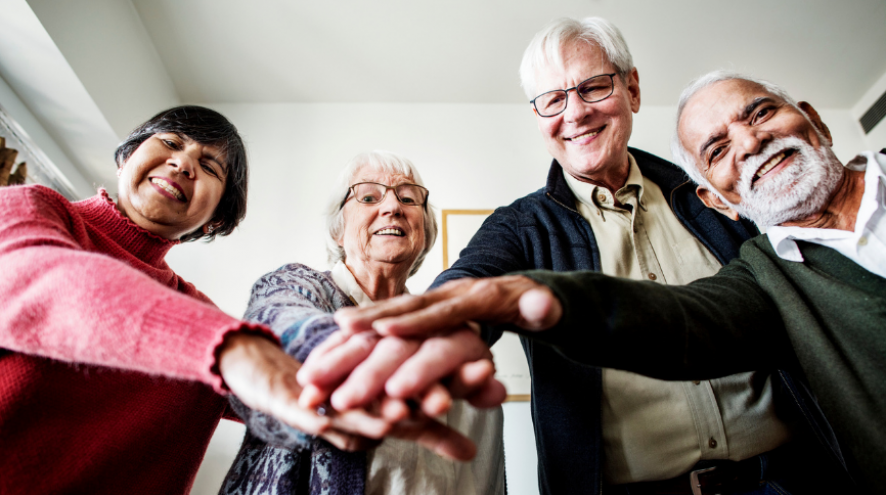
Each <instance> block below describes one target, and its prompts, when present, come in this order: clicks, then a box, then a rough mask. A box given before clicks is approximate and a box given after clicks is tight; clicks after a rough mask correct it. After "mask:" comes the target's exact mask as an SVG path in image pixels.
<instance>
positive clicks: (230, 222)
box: [114, 105, 249, 242]
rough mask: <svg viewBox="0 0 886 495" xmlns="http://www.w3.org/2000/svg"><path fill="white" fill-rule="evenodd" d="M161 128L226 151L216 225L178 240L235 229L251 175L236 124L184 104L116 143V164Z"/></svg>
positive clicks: (244, 208) (216, 212)
mask: <svg viewBox="0 0 886 495" xmlns="http://www.w3.org/2000/svg"><path fill="white" fill-rule="evenodd" d="M160 132H173V133H176V134H182V135H185V136H187V137H188V138H190V139H192V140H194V141H196V142H198V143H200V144H208V145H212V146H216V147H218V148H219V150H220V151H221V152H222V153H223V154H224V157H225V162H226V163H227V175H226V176H225V191H224V193H222V197H221V200H220V201H219V203H218V206H217V207H216V208H215V213H214V214H213V215H212V220H211V221H212V222H213V223H214V224H216V226H215V229H213V230H212V232H211V233H209V234H206V233H204V232H203V229H202V228H201V229H197V230H195V231H194V232H191V233H189V234H185V235H184V236H182V237H181V239H179V240H180V241H181V242H188V241H194V240H197V239H202V238H206V239H207V240H210V241H211V240H212V239H214V238H215V236H217V235H228V234H230V233H231V232H233V231H234V228H235V227H236V226H237V224H239V223H240V221H241V220H243V217H245V216H246V183H247V181H248V179H249V169H248V165H247V163H246V148H245V146H244V145H243V140H242V139H241V138H240V134H239V133H238V132H237V128H236V127H234V124H232V123H231V122H230V121H228V119H226V118H225V117H224V115H222V114H220V113H218V112H216V111H215V110H210V109H208V108H205V107H200V106H196V105H185V106H181V107H175V108H170V109H169V110H165V111H163V112H160V113H158V114H157V115H155V116H153V117H152V118H151V120H149V121H147V122H145V123H144V124H142V125H140V126H138V127H137V128H135V130H133V131H132V132H131V133H129V136H128V137H127V138H126V139H125V140H124V141H123V142H122V143H120V145H119V146H117V151H115V152H114V161H115V162H117V168H120V167H121V166H123V163H124V162H126V160H128V159H129V157H130V156H131V155H132V153H133V152H135V150H136V149H138V147H139V146H141V144H142V143H143V142H145V141H147V140H148V138H150V137H151V136H153V135H154V134H157V133H160Z"/></svg>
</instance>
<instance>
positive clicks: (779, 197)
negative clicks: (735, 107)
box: [721, 136, 843, 227]
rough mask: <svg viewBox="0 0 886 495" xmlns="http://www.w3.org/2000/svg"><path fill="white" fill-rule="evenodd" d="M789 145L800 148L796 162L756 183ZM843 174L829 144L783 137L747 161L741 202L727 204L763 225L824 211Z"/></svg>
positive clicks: (743, 170) (740, 180)
mask: <svg viewBox="0 0 886 495" xmlns="http://www.w3.org/2000/svg"><path fill="white" fill-rule="evenodd" d="M821 140H822V142H824V138H821ZM788 149H795V150H796V151H795V152H794V163H792V164H791V165H790V166H788V167H786V168H785V169H783V170H781V171H780V172H779V173H778V175H776V176H775V177H771V178H768V179H766V180H765V181H764V182H762V183H760V184H754V183H752V180H753V179H754V175H756V173H757V171H758V170H760V167H761V166H763V164H764V163H766V161H768V160H769V159H770V158H772V157H773V156H775V155H776V154H778V153H780V152H782V151H784V150H788ZM842 178H843V164H842V163H840V160H838V159H837V157H836V155H834V152H833V151H832V150H831V148H830V147H829V146H826V145H824V144H823V145H822V146H821V147H820V148H819V149H815V147H813V146H812V145H811V144H809V143H807V142H806V141H803V140H802V139H800V138H798V137H793V136H792V137H786V138H781V139H777V140H775V141H772V142H771V143H769V144H768V145H767V146H766V148H764V149H763V150H761V151H760V152H759V153H757V154H756V155H754V156H753V157H751V158H750V159H748V160H747V161H746V162H745V163H744V166H743V168H742V170H741V177H740V178H739V180H738V185H737V190H738V193H739V195H740V196H741V202H740V203H739V204H737V205H734V204H731V203H729V202H727V204H729V206H731V207H732V209H734V210H735V211H736V212H738V214H739V215H741V216H743V217H745V218H748V219H750V220H752V221H753V222H754V223H756V224H757V225H758V226H760V227H770V226H773V225H780V224H782V223H785V222H790V221H795V220H802V219H804V218H806V217H808V216H810V215H812V214H815V213H818V212H819V211H821V209H822V208H823V207H824V206H825V204H826V203H827V201H828V199H830V197H831V194H832V193H833V192H834V189H835V188H836V187H837V184H839V182H840V179H842ZM721 199H722V198H721Z"/></svg>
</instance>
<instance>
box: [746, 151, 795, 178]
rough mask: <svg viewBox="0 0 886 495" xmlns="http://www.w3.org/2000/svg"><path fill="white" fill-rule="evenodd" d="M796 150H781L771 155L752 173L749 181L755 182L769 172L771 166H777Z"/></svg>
mask: <svg viewBox="0 0 886 495" xmlns="http://www.w3.org/2000/svg"><path fill="white" fill-rule="evenodd" d="M795 151H796V150H793V149H790V150H785V151H782V152H781V153H779V154H777V155H775V156H773V157H772V158H770V159H769V160H767V161H766V163H764V164H763V165H762V166H761V167H760V168H759V169H758V170H757V173H756V174H754V179H753V180H752V181H751V182H756V181H757V180H758V179H760V178H761V177H763V176H764V175H766V174H767V173H769V172H770V171H771V170H772V169H773V168H775V167H777V166H778V165H779V164H781V163H782V162H783V161H784V160H785V159H786V158H788V157H789V156H791V155H793V154H794V152H795Z"/></svg>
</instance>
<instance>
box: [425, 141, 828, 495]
mask: <svg viewBox="0 0 886 495" xmlns="http://www.w3.org/2000/svg"><path fill="white" fill-rule="evenodd" d="M629 151H630V153H631V155H633V157H634V158H635V159H636V161H637V165H638V166H639V168H640V171H641V172H642V173H643V176H644V177H646V178H648V179H650V180H651V181H652V182H654V183H656V184H657V185H658V186H659V188H661V191H662V193H663V194H664V197H665V199H666V200H667V202H668V205H669V206H670V207H671V209H672V210H673V212H674V214H675V215H676V217H677V219H678V220H679V221H680V222H681V223H682V224H683V226H684V227H686V229H687V230H689V232H691V233H692V234H693V235H694V236H695V237H696V238H698V239H699V241H701V242H702V243H703V244H704V245H705V246H706V247H707V248H708V249H709V250H710V251H711V252H712V253H713V254H714V256H716V258H717V259H718V260H719V261H720V263H722V264H724V265H725V264H726V263H728V262H729V261H730V260H732V259H733V258H735V257H737V256H738V254H739V251H738V250H739V247H740V245H741V243H742V242H744V241H745V240H747V239H750V238H751V237H753V236H756V235H757V234H758V233H759V232H758V230H757V228H756V227H755V226H754V225H753V223H751V222H749V221H747V220H745V219H741V220H740V221H738V222H733V221H732V220H729V219H728V218H727V217H726V216H724V215H721V214H719V213H717V212H715V211H714V210H711V209H709V208H707V207H705V205H704V204H703V203H702V202H701V200H699V199H698V196H697V195H696V194H695V186H694V184H693V183H692V182H690V181H689V180H688V179H687V178H686V176H685V174H684V173H683V171H682V170H680V169H679V168H677V167H676V166H675V165H673V164H672V163H670V162H668V161H666V160H663V159H661V158H659V157H657V156H655V155H652V154H649V153H646V152H644V151H641V150H638V149H634V148H629ZM533 269H544V270H554V271H574V270H593V271H599V270H600V252H599V249H598V248H597V241H596V239H595V237H594V233H593V231H592V230H591V226H590V224H589V223H588V222H587V220H585V218H584V217H582V216H581V214H580V213H579V212H578V211H577V210H576V209H575V197H574V196H573V194H572V191H571V190H570V189H569V185H568V184H567V183H566V179H565V178H564V177H563V169H562V167H561V166H560V164H559V163H557V161H556V160H554V162H553V163H552V164H551V169H550V172H549V173H548V181H547V185H546V186H545V187H544V188H542V189H539V190H538V191H536V192H534V193H532V194H529V195H527V196H525V197H523V198H520V199H518V200H516V201H514V202H513V203H511V204H510V205H509V206H505V207H501V208H498V209H496V210H495V212H494V213H493V214H492V215H491V216H490V217H489V218H487V219H486V221H485V222H484V223H483V226H482V227H481V228H480V230H479V231H478V232H477V233H476V234H475V235H474V237H473V238H472V239H471V241H470V243H469V244H468V246H467V247H466V248H465V249H464V250H463V251H462V252H461V254H460V257H459V259H458V261H456V262H455V264H454V265H453V266H452V268H450V269H449V270H446V271H445V272H443V273H442V274H440V276H439V277H437V279H436V280H435V281H434V283H433V285H432V287H436V286H438V285H440V284H442V283H444V282H446V281H448V280H453V279H458V278H463V277H474V278H479V277H492V276H498V275H504V274H506V273H509V272H514V271H520V270H533ZM500 335H501V333H500V331H498V332H495V331H489V330H488V329H487V330H486V331H485V335H484V337H485V338H486V339H487V342H488V343H489V344H490V345H491V344H492V343H494V342H495V341H497V340H498V338H499V337H500ZM521 340H522V343H523V349H524V351H525V352H526V357H527V359H528V362H529V370H530V373H531V376H532V420H533V424H534V426H535V438H536V446H537V449H538V462H539V466H538V481H539V490H540V492H541V493H542V494H545V495H548V494H573V493H600V492H601V491H602V483H603V476H602V469H601V468H602V462H601V461H602V457H603V444H602V428H601V424H600V415H601V390H602V375H601V371H600V369H599V368H594V367H588V366H584V365H581V364H578V363H575V362H573V361H570V360H568V359H566V358H565V357H563V355H561V354H560V353H558V352H557V351H556V350H555V349H554V348H552V347H550V346H547V345H545V344H542V343H540V342H534V341H532V340H529V339H526V338H521ZM779 376H780V377H781V378H782V380H781V381H779V383H777V384H775V385H774V387H775V388H776V389H777V390H778V389H783V388H784V387H789V388H790V390H789V392H790V393H788V394H785V395H786V396H787V397H790V398H791V399H790V400H788V401H787V402H788V408H787V409H788V410H790V411H791V413H790V414H788V415H789V416H795V417H802V416H806V419H808V418H809V416H810V414H811V416H813V419H815V421H812V422H813V423H815V427H814V428H815V429H816V430H819V431H817V432H816V435H815V436H816V437H819V439H821V438H822V437H821V435H823V436H824V437H825V438H824V440H823V443H825V444H826V445H828V446H829V447H831V448H830V449H829V450H831V451H832V452H835V454H834V455H836V456H837V458H838V459H839V451H838V450H837V447H836V442H835V441H834V440H833V435H832V434H828V433H829V431H830V429H829V427H827V423H825V422H824V420H823V419H820V420H818V419H817V418H818V417H819V416H821V415H820V412H818V411H817V406H815V405H814V403H812V404H811V405H810V404H808V402H809V401H810V400H811V398H809V394H808V393H807V392H806V391H805V387H802V386H797V385H795V384H794V382H793V381H791V380H790V377H789V376H787V375H786V374H785V373H781V372H780V373H779ZM787 382H790V383H787ZM798 388H800V389H803V390H798ZM798 396H801V397H804V398H807V399H797V397H798ZM776 407H779V406H778V405H776ZM810 409H814V411H812V412H811V413H810ZM779 414H780V415H781V416H784V415H783V414H782V413H781V411H779ZM798 414H800V415H801V416H797V415H798ZM819 422H822V423H823V424H824V426H821V425H818V424H817V423H819ZM821 430H826V431H824V432H822V431H821ZM591 487H593V488H591Z"/></svg>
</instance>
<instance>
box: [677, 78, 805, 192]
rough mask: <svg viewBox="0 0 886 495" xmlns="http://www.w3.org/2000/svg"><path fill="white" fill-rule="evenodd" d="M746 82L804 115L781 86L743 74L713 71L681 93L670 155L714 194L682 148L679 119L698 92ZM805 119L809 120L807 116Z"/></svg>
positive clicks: (687, 152) (687, 151) (694, 163)
mask: <svg viewBox="0 0 886 495" xmlns="http://www.w3.org/2000/svg"><path fill="white" fill-rule="evenodd" d="M735 80H738V81H748V82H751V83H754V84H757V85H759V86H761V87H762V88H763V89H765V90H766V91H767V92H768V93H770V94H772V95H773V96H776V97H778V98H780V99H782V100H784V101H785V103H787V104H788V105H791V106H792V107H794V108H796V109H797V110H799V111H800V112H801V113H802V114H803V115H806V112H804V111H803V109H801V108H800V107H799V105H797V102H796V101H795V100H794V99H793V98H791V95H789V94H788V92H787V91H786V90H785V89H784V88H782V87H781V86H779V85H777V84H775V83H771V82H769V81H766V80H764V79H758V78H756V77H752V76H747V75H744V74H739V73H738V72H730V71H726V70H715V71H712V72H708V73H707V74H705V75H703V76H701V77H699V78H697V79H695V80H694V81H692V82H691V83H689V85H688V86H686V89H684V90H683V92H682V93H681V94H680V100H679V102H678V103H677V122H676V124H675V125H674V135H673V136H672V137H671V155H672V156H673V159H674V163H676V164H677V165H678V166H679V167H680V168H682V169H683V171H684V172H686V175H688V176H689V178H690V179H692V181H693V182H695V183H696V184H699V185H702V186H705V187H706V188H708V189H710V190H711V191H713V192H714V193H715V194H719V193H718V192H717V190H716V189H714V188H713V187H712V186H711V184H710V182H708V179H707V178H706V177H705V176H704V175H703V174H702V173H701V169H699V167H698V163H697V162H696V161H695V158H693V156H692V154H691V153H689V150H687V149H686V147H685V146H683V143H682V142H681V141H680V117H681V116H682V115H683V110H685V108H686V104H687V103H689V100H690V99H691V98H692V97H693V96H695V94H696V93H698V92H699V91H701V90H703V89H705V88H707V87H708V86H711V85H713V84H716V83H718V82H721V81H735ZM806 118H809V117H808V116H807V117H806Z"/></svg>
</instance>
